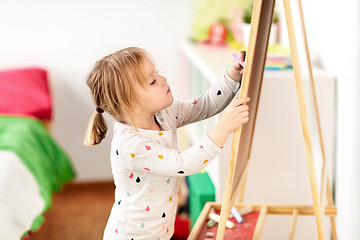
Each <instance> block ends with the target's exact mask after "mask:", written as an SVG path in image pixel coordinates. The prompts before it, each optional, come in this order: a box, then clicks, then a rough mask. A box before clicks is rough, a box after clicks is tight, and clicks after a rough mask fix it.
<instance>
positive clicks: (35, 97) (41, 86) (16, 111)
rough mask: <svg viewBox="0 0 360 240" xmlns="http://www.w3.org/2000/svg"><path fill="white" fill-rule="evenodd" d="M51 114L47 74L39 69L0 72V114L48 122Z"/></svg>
mask: <svg viewBox="0 0 360 240" xmlns="http://www.w3.org/2000/svg"><path fill="white" fill-rule="evenodd" d="M51 112H52V105H51V97H50V92H49V86H48V79H47V72H46V71H45V70H43V69H40V68H25V69H14V70H7V71H0V114H11V115H22V116H23V115H25V116H32V117H36V118H39V119H41V120H50V119H51Z"/></svg>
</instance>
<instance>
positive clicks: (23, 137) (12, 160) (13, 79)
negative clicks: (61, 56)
mask: <svg viewBox="0 0 360 240" xmlns="http://www.w3.org/2000/svg"><path fill="white" fill-rule="evenodd" d="M51 116H52V104H51V96H50V91H49V87H48V79H47V72H46V70H44V69H40V68H26V69H15V70H7V71H0V239H9V240H12V239H27V238H28V237H29V236H30V235H31V234H32V233H34V232H36V231H37V230H39V228H40V227H41V225H42V223H43V222H44V216H43V214H44V213H45V212H46V211H47V210H49V208H50V206H51V201H52V194H53V193H54V192H56V191H60V190H61V188H62V187H63V186H64V185H65V184H66V183H67V182H69V181H71V180H72V179H73V178H74V177H75V171H74V168H73V166H72V164H71V161H70V159H69V157H68V155H67V154H66V152H65V151H64V150H63V149H62V147H61V146H60V145H59V144H58V143H57V142H56V140H55V139H54V138H53V137H52V136H51V134H50V133H49V131H48V129H47V127H46V126H47V125H48V123H49V122H50V121H51Z"/></svg>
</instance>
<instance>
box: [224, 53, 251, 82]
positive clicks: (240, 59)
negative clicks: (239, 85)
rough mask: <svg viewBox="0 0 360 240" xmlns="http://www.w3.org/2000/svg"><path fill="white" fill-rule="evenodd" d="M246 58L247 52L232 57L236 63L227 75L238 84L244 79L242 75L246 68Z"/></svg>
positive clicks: (233, 63)
mask: <svg viewBox="0 0 360 240" xmlns="http://www.w3.org/2000/svg"><path fill="white" fill-rule="evenodd" d="M245 56H246V52H244V51H241V52H239V53H234V54H233V55H232V57H233V58H234V61H233V62H232V64H231V65H230V67H229V68H228V70H227V74H228V75H229V77H231V78H232V79H233V80H235V81H237V82H240V81H241V79H242V74H243V72H244V66H245Z"/></svg>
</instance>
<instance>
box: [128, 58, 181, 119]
mask: <svg viewBox="0 0 360 240" xmlns="http://www.w3.org/2000/svg"><path fill="white" fill-rule="evenodd" d="M144 70H145V74H146V77H147V79H146V81H145V87H144V88H142V87H140V86H139V87H138V88H136V90H135V91H136V99H137V106H138V107H139V110H140V111H141V112H142V113H149V114H152V115H153V114H154V113H155V112H158V111H160V110H162V109H164V108H167V107H168V106H170V105H171V104H172V102H173V100H174V98H173V96H172V93H171V90H170V86H169V84H167V80H166V78H165V77H163V76H161V75H160V74H158V72H157V71H156V69H155V67H154V64H153V63H152V62H151V61H150V60H149V59H148V58H145V59H144Z"/></svg>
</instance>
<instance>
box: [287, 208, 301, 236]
mask: <svg viewBox="0 0 360 240" xmlns="http://www.w3.org/2000/svg"><path fill="white" fill-rule="evenodd" d="M298 215H299V211H298V210H297V209H295V210H294V211H293V215H292V221H291V227H290V234H289V240H293V239H294V236H295V227H296V222H297V217H298Z"/></svg>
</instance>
